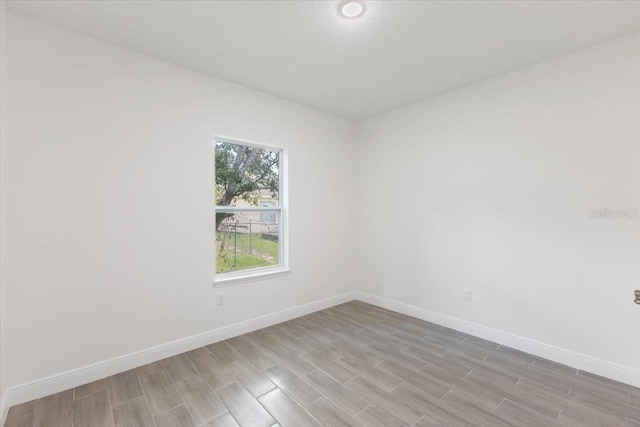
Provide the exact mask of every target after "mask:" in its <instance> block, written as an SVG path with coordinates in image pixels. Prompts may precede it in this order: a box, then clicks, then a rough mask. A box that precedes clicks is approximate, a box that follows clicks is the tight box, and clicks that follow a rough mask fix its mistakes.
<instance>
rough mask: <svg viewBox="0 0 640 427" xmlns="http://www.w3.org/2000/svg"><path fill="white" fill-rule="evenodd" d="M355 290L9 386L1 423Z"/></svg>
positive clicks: (321, 306)
mask: <svg viewBox="0 0 640 427" xmlns="http://www.w3.org/2000/svg"><path fill="white" fill-rule="evenodd" d="M354 298H355V293H354V292H347V293H345V294H342V295H337V296H334V297H330V298H326V299H322V300H319V301H314V302H311V303H308V304H303V305H299V306H296V307H292V308H288V309H285V310H282V311H278V312H276V313H271V314H267V315H264V316H260V317H256V318H254V319H250V320H247V321H244V322H240V323H236V324H234V325H229V326H224V327H222V328H218V329H214V330H211V331H208V332H203V333H201V334H196V335H192V336H190V337H186V338H181V339H179V340H175V341H172V342H169V343H166V344H161V345H158V346H155V347H151V348H147V349H145V350H141V351H137V352H134V353H129V354H126V355H124V356H119V357H115V358H113V359H109V360H105V361H102V362H98V363H94V364H91V365H87V366H83V367H81V368H77V369H72V370H70V371H67V372H63V373H61V374H56V375H51V376H49V377H46V378H42V379H39V380H36V381H32V382H29V383H25V384H20V385H17V386H14V387H9V388H8V389H7V390H6V391H5V393H4V394H3V395H2V399H1V400H0V405H1V406H0V410H1V412H0V414H1V417H0V425H4V421H5V419H6V416H7V412H8V410H9V408H10V407H11V406H13V405H18V404H20V403H23V402H28V401H30V400H34V399H39V398H41V397H44V396H48V395H50V394H54V393H58V392H61V391H64V390H68V389H70V388H73V387H78V386H80V385H83V384H86V383H89V382H91V381H96V380H99V379H101V378H105V377H108V376H110V375H114V374H117V373H119V372H124V371H127V370H129V369H133V368H137V367H138V366H142V365H146V364H147V363H151V362H155V361H157V360H162V359H166V358H167V357H171V356H175V355H177V354H180V353H184V352H187V351H190V350H194V349H196V348H199V347H202V346H205V345H209V344H213V343H215V342H218V341H222V340H226V339H228V338H232V337H235V336H238V335H242V334H246V333H248V332H252V331H255V330H258V329H262V328H266V327H268V326H271V325H275V324H277V323H281V322H285V321H287V320H291V319H295V318H296V317H300V316H304V315H306V314H309V313H313V312H315V311H318V310H324V309H325V308H329V307H333V306H335V305H338V304H342V303H345V302H348V301H351V300H353V299H354Z"/></svg>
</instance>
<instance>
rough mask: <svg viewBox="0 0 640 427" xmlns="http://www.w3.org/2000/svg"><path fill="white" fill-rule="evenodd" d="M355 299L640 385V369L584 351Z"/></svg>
mask: <svg viewBox="0 0 640 427" xmlns="http://www.w3.org/2000/svg"><path fill="white" fill-rule="evenodd" d="M355 299H358V300H360V301H363V302H366V303H369V304H372V305H376V306H378V307H382V308H386V309H388V310H392V311H396V312H398V313H402V314H406V315H408V316H412V317H417V318H418V319H422V320H426V321H427V322H431V323H435V324H437V325H441V326H446V327H447V328H451V329H455V330H456V331H460V332H464V333H467V334H469V335H473V336H476V337H479V338H484V339H486V340H489V341H493V342H495V343H498V344H502V345H505V346H507V347H511V348H515V349H516V350H520V351H524V352H526V353H529V354H533V355H534V356H539V357H543V358H545V359H549V360H552V361H554V362H557V363H562V364H563V365H567V366H571V367H573V368H576V369H580V370H583V371H586V372H590V373H592V374H596V375H600V376H602V377H605V378H609V379H612V380H615V381H619V382H622V383H625V384H629V385H632V386H634V387H640V371H638V370H634V369H631V368H627V367H624V366H619V365H616V364H614V363H610V362H606V361H603V360H600V359H596V358H593V357H589V356H586V355H584V354H579V353H575V352H573V351H570V350H566V349H563V348H559V347H554V346H552V345H549V344H544V343H541V342H537V341H534V340H531V339H528V338H524V337H520V336H517V335H513V334H510V333H507V332H503V331H499V330H497V329H492V328H488V327H486V326H482V325H478V324H476V323H472V322H468V321H466V320H462V319H458V318H455V317H451V316H447V315H444V314H440V313H436V312H434V311H430V310H426V309H424V308H420V307H416V306H413V305H409V304H405V303H401V302H397V301H393V300H390V299H386V298H382V297H379V296H376V295H372V294H369V293H366V292H360V291H357V292H355Z"/></svg>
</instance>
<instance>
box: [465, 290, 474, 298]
mask: <svg viewBox="0 0 640 427" xmlns="http://www.w3.org/2000/svg"><path fill="white" fill-rule="evenodd" d="M472 299H473V292H471V289H465V290H464V300H465V301H471V300H472Z"/></svg>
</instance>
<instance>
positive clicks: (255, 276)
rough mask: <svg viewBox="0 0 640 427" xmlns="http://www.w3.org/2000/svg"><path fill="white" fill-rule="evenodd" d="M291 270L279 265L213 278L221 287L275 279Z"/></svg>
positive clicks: (218, 286)
mask: <svg viewBox="0 0 640 427" xmlns="http://www.w3.org/2000/svg"><path fill="white" fill-rule="evenodd" d="M289 274H291V270H290V269H289V268H286V267H278V268H273V269H268V270H261V271H260V270H258V271H252V272H247V273H243V272H239V273H227V274H224V275H223V276H222V277H220V276H217V277H215V278H214V279H213V286H214V287H216V288H221V287H224V286H232V285H237V284H239V283H247V282H258V281H260V280H268V279H273V278H275V277H281V276H288V275H289Z"/></svg>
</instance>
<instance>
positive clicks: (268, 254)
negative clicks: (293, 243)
mask: <svg viewBox="0 0 640 427" xmlns="http://www.w3.org/2000/svg"><path fill="white" fill-rule="evenodd" d="M220 239H224V248H222V241H221V240H220ZM216 243H217V250H216V271H217V272H218V273H226V272H229V271H240V270H248V269H250V268H258V267H268V266H270V265H278V243H277V242H274V241H271V240H266V239H263V238H262V237H261V234H260V233H253V234H251V235H249V234H248V233H247V234H241V233H238V234H237V235H235V236H234V233H219V234H218V240H217V242H216ZM234 246H235V248H234ZM234 249H235V250H234Z"/></svg>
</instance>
